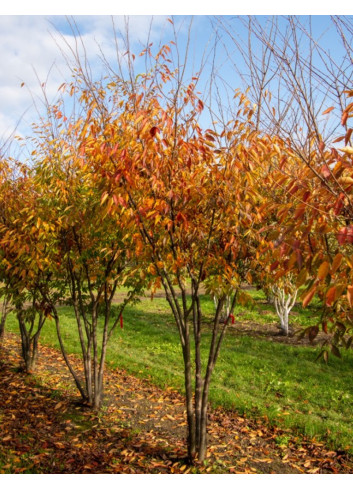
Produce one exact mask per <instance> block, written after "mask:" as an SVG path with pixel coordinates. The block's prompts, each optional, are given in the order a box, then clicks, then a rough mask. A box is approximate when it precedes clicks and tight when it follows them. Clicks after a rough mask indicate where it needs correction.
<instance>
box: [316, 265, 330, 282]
mask: <svg viewBox="0 0 353 489" xmlns="http://www.w3.org/2000/svg"><path fill="white" fill-rule="evenodd" d="M329 269H330V264H329V263H328V262H327V261H324V262H323V263H321V265H320V267H319V270H318V272H317V278H318V279H319V280H324V278H325V277H326V275H327V274H328V271H329Z"/></svg>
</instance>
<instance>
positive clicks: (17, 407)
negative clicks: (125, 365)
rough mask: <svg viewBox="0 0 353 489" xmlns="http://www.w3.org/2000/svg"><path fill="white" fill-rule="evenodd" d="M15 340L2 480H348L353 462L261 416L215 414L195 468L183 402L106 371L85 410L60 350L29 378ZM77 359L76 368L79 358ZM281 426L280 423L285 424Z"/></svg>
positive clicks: (4, 406)
mask: <svg viewBox="0 0 353 489" xmlns="http://www.w3.org/2000/svg"><path fill="white" fill-rule="evenodd" d="M19 346H20V345H19V337H18V336H17V335H14V334H10V333H7V334H6V336H5V339H4V344H3V347H2V350H1V351H0V355H1V356H0V426H1V432H0V473H13V474H16V473H37V474H38V473H71V474H75V473H80V474H82V473H99V474H102V473H110V474H114V473H115V474H155V473H162V474H173V473H175V474H178V473H184V474H185V473H233V474H239V473H244V474H246V473H249V474H251V473H260V474H264V473H265V474H271V473H272V474H276V473H277V474H286V473H287V474H293V473H306V474H316V473H317V474H337V473H340V474H342V473H352V472H353V458H352V457H351V456H349V455H348V454H346V453H345V452H343V451H333V450H330V449H329V448H328V447H326V446H325V445H324V443H322V442H319V441H317V440H315V439H309V438H307V437H303V436H300V435H298V434H297V433H295V432H294V431H291V430H289V429H281V428H280V426H271V425H270V424H269V423H268V422H267V420H266V419H265V418H262V419H255V420H254V419H249V418H247V417H245V416H239V415H238V414H237V413H236V412H233V411H226V410H222V409H210V412H209V420H208V433H209V443H208V453H207V460H206V462H205V463H204V464H200V465H196V466H190V465H188V463H187V452H186V427H187V424H186V413H185V409H184V398H183V396H182V395H181V394H179V393H178V392H177V391H175V390H174V389H172V388H166V389H165V390H163V389H160V388H158V387H156V386H154V385H153V384H152V383H150V382H148V381H146V380H141V379H138V378H136V377H134V376H132V375H130V374H128V373H127V372H125V371H123V370H118V369H114V370H111V369H109V368H107V372H106V379H105V381H106V383H105V402H104V405H103V408H102V409H101V411H100V412H98V413H95V412H92V411H91V410H90V409H89V408H87V407H85V406H84V405H82V404H81V403H80V401H79V398H78V396H77V393H76V391H75V388H74V385H73V382H72V381H71V378H70V376H69V374H68V372H67V370H66V366H65V364H64V362H63V360H62V358H61V355H60V352H58V351H57V350H55V349H53V348H50V347H46V346H41V347H40V351H39V363H38V367H37V369H36V371H35V372H34V373H33V374H32V375H28V374H25V373H23V372H22V371H21V370H20V356H19ZM71 360H72V361H73V362H75V364H76V366H77V368H79V365H80V362H79V359H78V358H77V357H75V356H74V355H72V356H71ZM279 424H280V420H279Z"/></svg>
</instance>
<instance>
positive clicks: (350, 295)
mask: <svg viewBox="0 0 353 489" xmlns="http://www.w3.org/2000/svg"><path fill="white" fill-rule="evenodd" d="M347 299H348V302H349V305H350V306H351V307H352V305H353V285H348V287H347Z"/></svg>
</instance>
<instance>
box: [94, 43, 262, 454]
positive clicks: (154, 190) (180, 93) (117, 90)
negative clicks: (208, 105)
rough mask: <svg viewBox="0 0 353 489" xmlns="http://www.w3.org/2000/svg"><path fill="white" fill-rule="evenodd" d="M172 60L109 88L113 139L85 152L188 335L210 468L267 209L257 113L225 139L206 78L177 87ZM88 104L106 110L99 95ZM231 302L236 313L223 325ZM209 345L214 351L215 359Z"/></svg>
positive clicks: (97, 141)
mask: <svg viewBox="0 0 353 489" xmlns="http://www.w3.org/2000/svg"><path fill="white" fill-rule="evenodd" d="M168 51H169V47H168V46H167V47H165V48H163V49H162V50H161V51H160V53H159V54H158V55H157V62H156V67H155V70H154V71H153V73H152V74H147V75H144V76H141V77H140V81H139V82H138V83H135V84H134V85H133V89H130V88H129V87H128V86H127V85H126V84H124V85H123V84H120V83H119V80H116V81H114V80H113V81H112V82H111V83H110V84H109V88H108V92H109V100H115V101H116V103H117V104H119V105H118V107H119V111H116V112H115V113H114V112H111V114H110V116H109V117H107V116H106V119H105V126H104V132H103V133H102V131H101V129H99V131H93V130H91V133H90V136H89V137H87V138H85V141H84V145H85V148H86V151H88V152H90V151H95V154H96V159H95V162H96V165H95V174H96V178H97V179H98V180H99V181H100V183H101V185H102V187H105V190H104V192H103V193H102V199H101V202H102V208H103V209H105V212H107V213H109V214H110V215H112V216H116V218H117V217H118V216H119V215H120V213H121V212H122V211H121V209H125V210H126V212H127V213H128V215H130V216H132V217H133V219H134V221H135V223H136V226H137V230H136V231H137V232H135V234H134V252H135V255H136V257H137V259H139V260H141V261H142V263H144V264H145V265H144V266H145V272H144V271H142V273H143V274H144V273H149V274H151V275H152V276H153V277H154V279H153V280H152V282H151V284H150V285H151V286H152V287H153V288H158V287H163V288H164V291H165V294H166V300H167V301H168V303H169V305H170V308H171V311H172V314H173V317H174V320H175V324H176V327H177V329H178V331H179V335H180V342H181V349H182V358H183V364H184V378H185V394H186V412H187V423H188V454H189V458H190V460H191V461H194V460H195V459H196V460H199V461H202V460H203V459H204V458H205V456H206V449H207V406H208V396H209V389H210V381H211V376H212V373H213V371H214V367H215V364H216V361H217V358H218V355H219V352H220V347H221V343H222V340H223V338H224V335H225V332H226V330H227V327H228V324H229V321H230V316H231V314H232V312H233V310H234V306H235V304H236V300H237V297H238V295H239V288H240V283H241V281H242V280H244V279H245V277H246V274H247V271H248V270H249V268H250V266H252V264H253V262H252V259H254V258H256V255H255V253H254V249H253V248H254V244H255V243H256V223H257V222H259V221H261V218H262V213H263V212H264V210H265V207H262V203H261V201H260V198H259V196H258V193H257V192H256V186H255V185H254V180H253V177H252V175H251V173H252V170H254V168H253V167H252V165H251V158H249V152H248V149H249V146H252V145H253V146H256V137H255V135H254V132H253V126H252V124H251V116H252V111H251V108H250V107H249V106H247V102H246V101H245V99H244V98H241V101H240V109H239V110H241V111H242V112H243V115H244V118H245V122H243V123H239V122H238V121H233V122H231V123H230V124H229V127H228V128H227V129H225V130H224V131H223V132H222V134H220V135H218V134H216V133H215V132H214V131H211V130H207V131H203V130H201V128H200V126H199V124H198V122H197V118H198V115H199V114H200V112H201V111H202V109H203V103H202V101H201V100H200V99H199V97H198V96H197V94H196V93H195V84H194V82H195V81H196V79H195V80H193V81H192V83H190V84H189V85H187V86H185V87H184V86H183V85H182V84H181V83H180V81H178V79H177V80H176V79H175V78H174V77H177V76H178V75H177V74H176V73H177V72H174V73H172V70H171V69H169V67H168V60H167V53H168ZM161 59H162V60H163V61H164V63H163V64H162V63H160V60H161ZM151 79H153V84H151ZM175 81H177V83H176V86H177V88H176V90H173V82H175ZM169 88H170V91H169V92H168V89H169ZM86 97H87V100H88V99H90V100H91V103H92V106H96V104H97V100H98V98H97V95H94V94H93V93H92V92H90V93H89V94H86ZM103 103H104V101H103V99H100V101H99V103H98V105H101V104H103ZM96 127H97V126H96ZM204 290H206V291H207V292H209V293H211V294H212V295H214V296H216V297H217V298H218V303H217V308H216V311H215V314H214V317H213V319H212V321H211V323H210V324H205V322H204V319H203V314H202V303H201V300H200V295H201V294H202V293H204V292H203V291H204ZM230 293H232V301H231V307H230V310H229V314H228V317H227V318H226V320H225V322H224V323H221V322H220V315H221V311H222V308H223V305H224V303H225V300H226V297H227V296H228V295H229V294H230ZM201 342H205V343H206V344H207V342H208V354H207V355H206V356H203V354H202V350H201Z"/></svg>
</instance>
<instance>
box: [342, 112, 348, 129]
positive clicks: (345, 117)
mask: <svg viewBox="0 0 353 489" xmlns="http://www.w3.org/2000/svg"><path fill="white" fill-rule="evenodd" d="M347 119H348V112H343V114H342V119H341V125H342V126H345V125H346V122H347Z"/></svg>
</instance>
